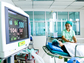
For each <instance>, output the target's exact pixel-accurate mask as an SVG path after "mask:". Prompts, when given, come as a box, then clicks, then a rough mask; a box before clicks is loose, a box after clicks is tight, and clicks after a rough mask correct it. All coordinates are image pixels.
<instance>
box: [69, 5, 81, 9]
mask: <svg viewBox="0 0 84 63" xmlns="http://www.w3.org/2000/svg"><path fill="white" fill-rule="evenodd" d="M67 8H74V9H75V8H78V9H80V8H82V6H75V5H71V6H68V7H67Z"/></svg>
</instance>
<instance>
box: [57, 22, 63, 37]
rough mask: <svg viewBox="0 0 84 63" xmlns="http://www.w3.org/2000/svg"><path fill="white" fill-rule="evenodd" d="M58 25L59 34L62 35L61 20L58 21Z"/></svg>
mask: <svg viewBox="0 0 84 63" xmlns="http://www.w3.org/2000/svg"><path fill="white" fill-rule="evenodd" d="M57 27H58V36H61V32H62V31H61V22H57Z"/></svg>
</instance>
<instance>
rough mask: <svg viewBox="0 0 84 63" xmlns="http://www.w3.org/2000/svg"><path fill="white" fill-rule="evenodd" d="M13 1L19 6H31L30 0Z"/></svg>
mask: <svg viewBox="0 0 84 63" xmlns="http://www.w3.org/2000/svg"><path fill="white" fill-rule="evenodd" d="M14 3H15V4H16V5H20V6H32V2H26V1H20V2H14Z"/></svg>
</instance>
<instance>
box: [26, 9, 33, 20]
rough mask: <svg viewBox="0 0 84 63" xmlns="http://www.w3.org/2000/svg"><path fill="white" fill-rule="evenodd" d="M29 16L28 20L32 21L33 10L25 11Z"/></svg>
mask: <svg viewBox="0 0 84 63" xmlns="http://www.w3.org/2000/svg"><path fill="white" fill-rule="evenodd" d="M25 12H26V13H27V14H28V15H29V17H30V21H33V11H25Z"/></svg>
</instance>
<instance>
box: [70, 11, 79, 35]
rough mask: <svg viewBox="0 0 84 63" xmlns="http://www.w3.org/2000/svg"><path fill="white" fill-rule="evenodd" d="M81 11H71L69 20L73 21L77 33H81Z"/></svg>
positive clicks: (73, 27)
mask: <svg viewBox="0 0 84 63" xmlns="http://www.w3.org/2000/svg"><path fill="white" fill-rule="evenodd" d="M79 16H80V15H79V12H69V20H70V21H72V22H73V25H72V29H73V30H74V31H75V34H76V35H80V18H79Z"/></svg>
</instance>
